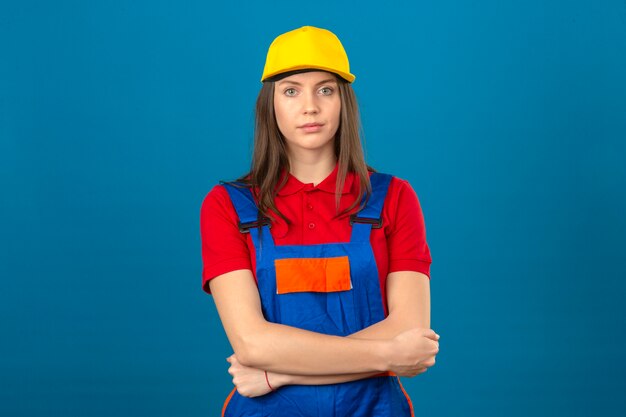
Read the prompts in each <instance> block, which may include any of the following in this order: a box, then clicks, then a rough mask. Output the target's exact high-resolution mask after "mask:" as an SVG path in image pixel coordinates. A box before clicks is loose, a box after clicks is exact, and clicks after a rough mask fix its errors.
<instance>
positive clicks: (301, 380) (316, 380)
mask: <svg viewBox="0 0 626 417" xmlns="http://www.w3.org/2000/svg"><path fill="white" fill-rule="evenodd" d="M375 375H381V376H382V375H387V373H386V372H383V373H381V372H359V373H354V374H343V375H289V374H280V373H274V372H268V378H269V380H270V381H271V384H272V386H274V387H275V388H276V387H282V386H284V385H326V384H340V383H342V382H350V381H356V380H359V379H364V378H369V377H372V376H375Z"/></svg>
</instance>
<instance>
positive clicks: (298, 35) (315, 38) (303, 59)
mask: <svg viewBox="0 0 626 417" xmlns="http://www.w3.org/2000/svg"><path fill="white" fill-rule="evenodd" d="M301 69H320V70H324V71H330V72H334V73H335V74H337V75H339V76H340V77H342V78H344V79H346V80H347V81H348V82H352V81H354V79H355V78H356V77H355V76H354V75H352V74H350V63H349V62H348V55H347V54H346V51H345V50H344V49H343V45H342V44H341V42H340V41H339V38H337V36H335V34H334V33H332V32H331V31H329V30H326V29H320V28H316V27H313V26H302V27H301V28H299V29H295V30H292V31H290V32H287V33H283V34H282V35H279V36H278V37H277V38H276V39H274V41H273V42H272V44H271V45H270V47H269V50H268V51H267V58H266V59H265V68H264V69H263V77H261V82H263V81H265V80H266V79H268V78H270V77H273V76H274V75H278V74H282V73H285V72H289V71H294V70H301Z"/></svg>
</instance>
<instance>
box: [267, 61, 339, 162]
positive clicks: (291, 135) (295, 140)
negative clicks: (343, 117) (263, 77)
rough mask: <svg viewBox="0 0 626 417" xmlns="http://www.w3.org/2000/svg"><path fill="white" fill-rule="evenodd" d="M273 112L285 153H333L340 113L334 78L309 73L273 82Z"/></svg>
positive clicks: (318, 73) (325, 73)
mask: <svg viewBox="0 0 626 417" xmlns="http://www.w3.org/2000/svg"><path fill="white" fill-rule="evenodd" d="M274 111H275V114H276V121H277V122H278V128H279V129H280V132H281V133H282V134H283V137H284V138H285V141H286V143H287V148H288V150H289V152H291V153H293V152H298V153H300V152H307V151H315V152H334V139H335V133H336V132H337V128H338V127H339V114H340V111H341V99H340V97H339V88H338V86H337V80H336V76H335V75H334V74H331V73H328V72H325V71H310V72H304V73H300V74H294V75H290V76H289V77H285V78H283V79H282V80H280V81H277V82H276V85H275V86H274Z"/></svg>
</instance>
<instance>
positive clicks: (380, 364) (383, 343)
mask: <svg viewBox="0 0 626 417" xmlns="http://www.w3.org/2000/svg"><path fill="white" fill-rule="evenodd" d="M377 342H378V343H377V346H376V347H375V349H374V352H375V354H376V358H377V359H376V364H375V368H376V370H377V371H379V372H386V371H389V370H391V369H390V368H391V362H390V358H391V355H392V353H393V346H392V342H391V340H390V339H387V340H377Z"/></svg>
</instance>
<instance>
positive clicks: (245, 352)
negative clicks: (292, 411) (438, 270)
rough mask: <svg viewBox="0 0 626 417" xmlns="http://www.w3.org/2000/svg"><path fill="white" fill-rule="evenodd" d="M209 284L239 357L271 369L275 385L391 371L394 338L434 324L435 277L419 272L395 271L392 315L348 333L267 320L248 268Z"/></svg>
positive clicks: (391, 284)
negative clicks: (432, 288)
mask: <svg viewBox="0 0 626 417" xmlns="http://www.w3.org/2000/svg"><path fill="white" fill-rule="evenodd" d="M209 285H210V286H211V292H212V294H213V298H214V301H215V304H216V307H217V310H218V313H219V315H220V319H221V320H222V324H223V325H224V329H225V331H226V335H227V337H228V339H229V341H230V344H231V346H232V347H233V350H234V352H235V354H234V357H235V358H234V360H235V361H237V362H238V363H239V364H241V365H243V366H244V367H247V368H255V369H258V370H267V371H268V373H270V375H271V378H272V381H273V384H276V385H285V384H304V385H319V384H329V383H338V382H347V381H352V380H356V379H362V378H366V377H368V376H372V375H375V374H378V373H380V372H384V371H388V370H390V364H389V362H388V358H389V356H390V355H389V353H390V349H393V348H394V347H395V346H392V345H391V344H390V339H392V338H394V337H395V336H397V335H399V334H401V333H402V332H404V331H406V330H409V329H414V328H424V329H429V328H430V281H429V278H428V277H427V276H426V275H424V274H422V273H419V272H413V271H399V272H392V273H390V274H389V275H388V278H387V288H386V289H387V304H388V309H389V315H388V316H387V317H386V318H385V319H384V320H382V321H380V322H378V323H376V324H374V325H372V326H370V327H368V328H365V329H363V330H361V331H359V332H357V333H354V334H352V335H349V336H347V337H340V336H330V335H325V334H320V333H315V332H310V331H307V330H303V329H298V328H295V327H290V326H285V325H282V324H277V323H270V322H267V321H266V320H265V318H264V317H263V314H262V312H261V303H260V299H259V293H258V289H257V287H256V285H255V283H254V278H253V276H252V272H251V271H250V270H248V269H243V270H237V271H232V272H229V273H226V274H223V275H220V276H219V277H216V278H214V279H213V280H211V281H210V284H209ZM231 360H232V359H231ZM232 363H233V362H231V364H232ZM261 372H262V371H261Z"/></svg>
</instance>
